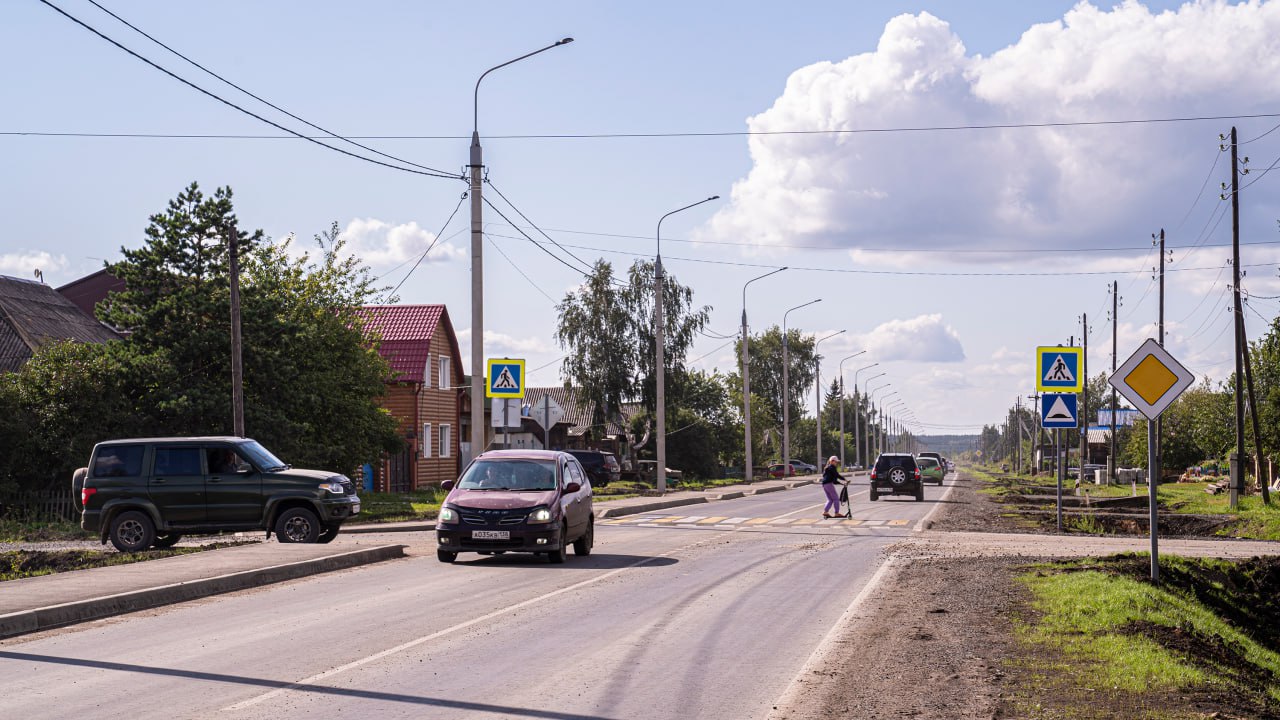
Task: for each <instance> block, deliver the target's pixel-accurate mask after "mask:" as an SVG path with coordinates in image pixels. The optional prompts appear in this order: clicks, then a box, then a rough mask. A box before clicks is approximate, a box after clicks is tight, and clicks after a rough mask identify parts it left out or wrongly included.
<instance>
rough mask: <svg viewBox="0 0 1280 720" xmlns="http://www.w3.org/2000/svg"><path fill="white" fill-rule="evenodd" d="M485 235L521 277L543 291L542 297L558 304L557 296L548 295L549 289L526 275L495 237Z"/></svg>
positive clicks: (539, 290)
mask: <svg viewBox="0 0 1280 720" xmlns="http://www.w3.org/2000/svg"><path fill="white" fill-rule="evenodd" d="M485 237H486V239H488V241H489V244H490V245H492V246H493V249H494V250H497V251H498V254H499V255H501V256H502V259H503V260H506V261H507V262H508V263H509V264H510V265H511V267H513V268H515V270H516V272H518V273H520V277H522V278H524V279H525V281H526V282H528V283H529V284H530V285H532V286H533V289H534V290H537V291H538V292H540V293H542V297H544V298H546V299H547V300H549V301H550V302H551V304H552V305H555V304H556V301H555V298H553V297H551V296H550V295H548V294H547V291H545V290H543V289H542V288H540V287H538V283H536V282H534V281H533V279H532V278H530V277H529V276H528V275H526V274H525V273H524V270H521V269H520V266H519V265H517V264H515V263H514V262H512V260H511V258H509V257H507V254H506V253H505V252H503V251H502V248H501V247H499V246H498V243H496V242H494V241H493V238H491V237H488V236H487V235H486V236H485Z"/></svg>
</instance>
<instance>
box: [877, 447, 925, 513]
mask: <svg viewBox="0 0 1280 720" xmlns="http://www.w3.org/2000/svg"><path fill="white" fill-rule="evenodd" d="M881 495H914V496H915V499H916V501H917V502H920V501H923V500H924V482H923V480H921V477H920V467H919V466H918V465H916V459H915V456H913V455H912V454H911V453H880V456H879V457H877V458H876V464H875V465H873V466H872V468H871V495H870V497H871V499H872V500H878V499H880V496H881Z"/></svg>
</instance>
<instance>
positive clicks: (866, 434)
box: [853, 373, 889, 467]
mask: <svg viewBox="0 0 1280 720" xmlns="http://www.w3.org/2000/svg"><path fill="white" fill-rule="evenodd" d="M886 374H887V373H880V374H879V375H872V376H871V377H869V378H867V382H866V383H865V384H864V385H863V386H862V397H863V399H865V400H866V401H867V412H866V413H865V419H864V420H863V421H862V441H863V442H864V443H865V444H866V451H867V452H866V455H865V456H864V458H865V462H864V463H863V464H862V466H863V467H871V410H872V408H871V395H870V394H868V393H869V392H870V390H871V381H872V380H875V379H876V378H878V377H884V376H885V375H886ZM885 384H886V385H888V384H889V382H888V381H887V380H886V381H885ZM853 392H854V394H855V395H856V394H857V392H858V389H857V388H856V387H855V388H854V389H853ZM859 452H861V448H859Z"/></svg>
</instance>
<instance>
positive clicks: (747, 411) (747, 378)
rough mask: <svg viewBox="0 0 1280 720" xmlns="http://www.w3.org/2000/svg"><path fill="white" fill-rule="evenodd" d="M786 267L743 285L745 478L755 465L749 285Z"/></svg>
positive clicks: (750, 474)
mask: <svg viewBox="0 0 1280 720" xmlns="http://www.w3.org/2000/svg"><path fill="white" fill-rule="evenodd" d="M786 269H787V268H786V267H780V268H778V269H777V270H774V271H772V272H767V273H765V274H763V275H760V276H758V277H753V278H751V279H750V280H748V281H747V282H746V284H744V285H743V286H742V429H743V435H744V439H745V446H744V447H745V449H746V452H745V453H744V456H743V466H742V477H743V479H745V480H751V478H752V477H754V475H753V474H752V472H751V470H752V468H753V467H755V466H754V465H753V464H752V462H751V461H752V457H751V355H750V353H749V352H748V351H747V343H748V342H749V341H750V340H749V338H750V333H749V332H748V330H747V285H750V284H751V283H753V282H755V281H757V280H760V279H762V278H767V277H769V276H770V275H773V274H774V273H780V272H782V271H783V270H786Z"/></svg>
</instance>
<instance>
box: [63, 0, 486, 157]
mask: <svg viewBox="0 0 1280 720" xmlns="http://www.w3.org/2000/svg"><path fill="white" fill-rule="evenodd" d="M40 2H41V3H43V4H45V5H47V6H48V7H50V8H51V9H53V10H55V11H56V12H57V13H58V14H60V15H62V16H63V17H65V18H67V19H68V20H70V21H72V22H74V23H75V24H77V25H79V26H80V27H82V28H84V29H85V30H88V31H89V32H91V33H93V34H94V35H97V36H98V37H99V38H102V39H103V40H105V41H107V42H108V43H111V44H112V45H114V46H115V47H117V48H119V49H120V50H123V51H124V52H126V53H128V54H129V55H131V56H133V57H135V58H137V59H138V60H141V61H142V62H144V63H146V64H147V65H150V66H151V67H153V68H155V69H156V70H159V71H160V72H162V73H164V74H165V75H168V76H169V77H171V78H173V79H174V80H177V81H178V82H180V83H182V84H183V85H186V86H187V87H189V88H191V89H192V90H195V91H197V92H199V93H200V94H202V95H206V96H208V97H210V98H212V99H214V100H217V101H218V102H220V103H222V104H223V105H226V106H227V107H230V108H232V109H234V110H237V111H239V112H241V113H244V114H245V115H248V116H249V117H251V118H254V119H255V120H259V121H261V122H264V123H266V124H268V125H270V126H271V127H273V128H276V129H277V130H281V131H283V132H286V133H289V134H290V135H292V136H294V137H296V138H299V139H301V140H306V141H308V142H312V143H315V144H316V145H319V146H320V147H323V148H327V149H329V150H332V151H334V152H337V153H342V154H343V155H346V156H348V157H352V158H355V159H357V160H363V161H365V162H368V163H373V164H374V165H381V166H383V167H386V168H391V169H392V170H399V171H401V172H407V173H412V174H414V175H422V176H425V177H438V178H446V179H450V180H460V179H462V176H460V175H451V174H448V173H444V172H440V171H430V172H428V171H424V170H414V169H412V168H407V167H401V166H399V165H392V164H391V163H387V162H383V161H381V160H375V159H373V158H370V157H365V156H364V155H359V154H357V153H353V152H351V151H349V150H344V149H342V148H340V147H334V146H333V145H329V144H328V143H324V142H321V141H320V140H318V139H316V138H313V137H309V136H307V135H303V134H302V133H300V132H297V131H295V130H291V129H289V128H287V127H285V126H283V125H281V124H279V123H277V122H274V121H272V120H268V119H267V118H265V117H263V116H261V115H259V114H257V113H255V112H253V111H252V110H247V109H245V108H242V107H240V106H239V105H236V104H235V103H233V102H231V101H230V100H227V99H225V98H223V97H221V96H219V95H216V94H214V93H212V92H210V91H208V90H205V89H204V88H202V87H200V86H199V85H196V84H195V83H193V82H191V81H190V80H187V79H186V78H183V77H180V76H178V75H177V74H175V73H173V72H171V71H170V70H168V69H166V68H164V67H161V66H160V65H158V64H156V63H155V62H152V61H151V60H148V59H147V58H145V57H143V56H142V55H139V54H138V53H136V52H134V51H133V50H130V49H129V48H127V47H125V46H124V45H121V44H120V43H118V42H116V41H115V40H113V39H111V38H110V37H108V36H106V35H104V34H103V33H102V32H100V31H98V30H97V29H95V28H93V27H92V26H90V25H89V24H87V23H85V22H84V21H82V20H80V19H79V18H77V17H75V16H73V15H71V14H70V13H68V12H67V11H65V10H63V9H62V8H60V7H58V6H57V5H54V4H53V3H52V2H50V1H49V0H40Z"/></svg>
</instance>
